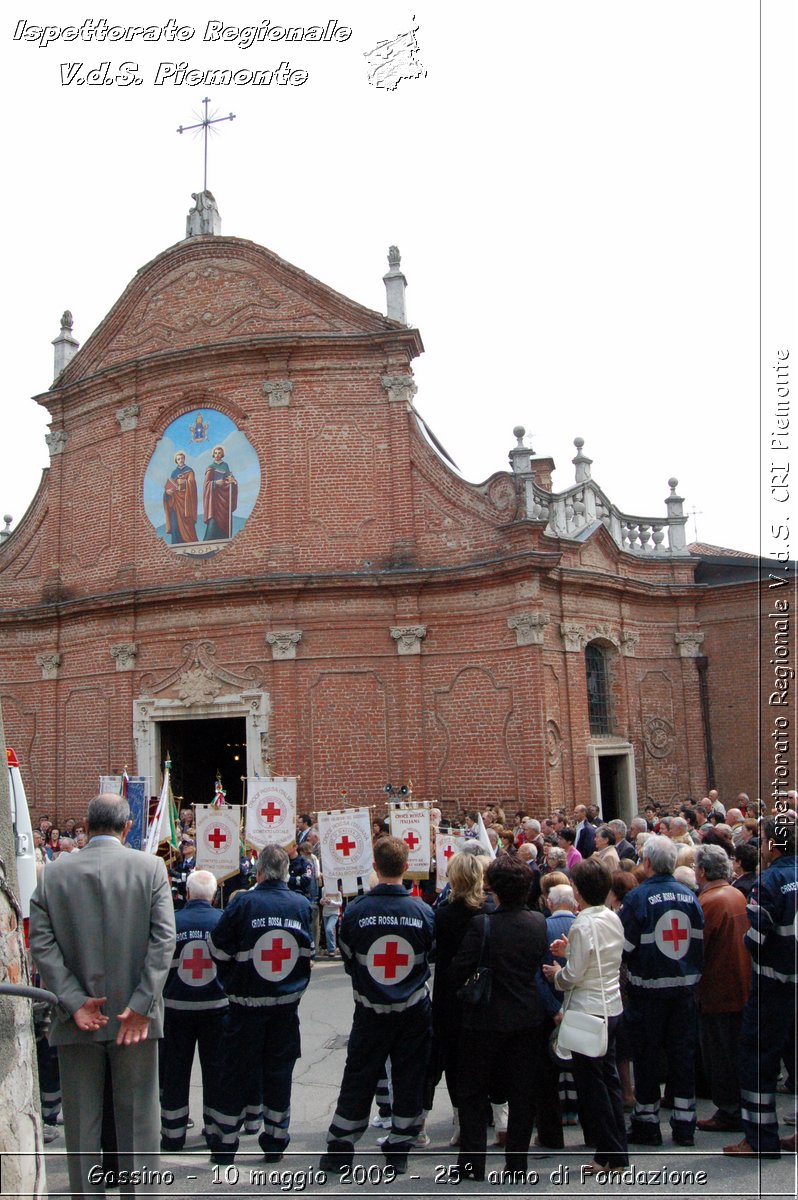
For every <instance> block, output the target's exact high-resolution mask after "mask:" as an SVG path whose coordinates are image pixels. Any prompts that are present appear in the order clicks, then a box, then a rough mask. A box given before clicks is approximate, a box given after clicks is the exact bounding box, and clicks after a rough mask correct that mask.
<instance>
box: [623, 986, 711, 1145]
mask: <svg viewBox="0 0 798 1200" xmlns="http://www.w3.org/2000/svg"><path fill="white" fill-rule="evenodd" d="M624 1022H625V1028H626V1030H627V1032H628V1034H629V1041H630V1044H631V1048H632V1061H633V1062H634V1068H635V1107H634V1112H633V1113H632V1120H631V1132H632V1136H631V1139H630V1140H631V1141H635V1140H636V1139H639V1140H640V1141H641V1142H643V1143H648V1144H658V1143H659V1141H660V1140H661V1137H662V1134H661V1132H660V1127H659V1106H660V1099H661V1092H660V1083H661V1082H662V1080H661V1068H660V1062H661V1058H662V1056H663V1055H664V1057H665V1062H666V1064H667V1066H666V1079H665V1082H666V1087H667V1091H668V1094H669V1096H671V1097H672V1098H673V1108H672V1110H671V1130H672V1132H673V1137H674V1141H676V1142H677V1143H678V1142H679V1141H683V1142H689V1141H690V1140H691V1139H692V1137H693V1135H694V1133H695V1123H696V1111H695V1055H696V1042H697V1014H696V1003H695V989H694V988H692V987H683V988H680V989H679V990H678V991H676V990H674V991H673V992H670V991H669V992H668V993H667V994H663V991H660V990H658V989H657V988H650V989H645V988H635V990H634V996H633V995H632V992H631V989H630V992H629V1006H628V1008H627V1009H626V1012H625V1014H624Z"/></svg>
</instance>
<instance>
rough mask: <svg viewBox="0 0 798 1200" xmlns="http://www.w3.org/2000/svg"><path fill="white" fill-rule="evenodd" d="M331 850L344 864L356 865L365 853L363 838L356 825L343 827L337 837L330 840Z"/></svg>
mask: <svg viewBox="0 0 798 1200" xmlns="http://www.w3.org/2000/svg"><path fill="white" fill-rule="evenodd" d="M330 849H331V850H332V851H333V852H334V853H335V854H336V855H337V857H338V858H339V859H341V860H342V862H344V863H354V862H357V860H358V859H359V858H360V856H361V854H362V852H363V836H362V834H361V831H360V830H359V829H358V828H356V826H354V825H348V826H343V828H342V830H341V831H339V833H338V834H337V835H336V836H333V837H331V838H330Z"/></svg>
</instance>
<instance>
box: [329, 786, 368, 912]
mask: <svg viewBox="0 0 798 1200" xmlns="http://www.w3.org/2000/svg"><path fill="white" fill-rule="evenodd" d="M319 839H320V846H319V850H320V852H321V870H322V874H323V876H324V881H325V884H326V886H327V887H328V888H336V889H338V880H339V879H340V881H341V887H340V891H341V892H342V893H343V895H344V896H354V895H356V894H357V891H358V888H359V887H362V888H364V889H368V886H369V876H370V875H371V870H372V867H373V865H374V855H373V852H372V849H371V816H370V815H369V810H368V809H367V808H342V809H338V810H337V811H335V812H326V813H325V812H320V813H319ZM358 880H360V883H359V884H358Z"/></svg>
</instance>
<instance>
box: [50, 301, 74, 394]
mask: <svg viewBox="0 0 798 1200" xmlns="http://www.w3.org/2000/svg"><path fill="white" fill-rule="evenodd" d="M72 325H73V320H72V313H71V312H70V311H69V309H68V308H67V309H65V310H64V312H63V313H62V315H61V332H60V333H59V334H58V337H57V338H55V339H54V341H53V343H52V345H53V350H54V353H53V379H57V378H58V376H59V375H60V374H61V372H62V371H63V369H64V367H65V366H66V365H67V363H69V362H71V361H72V359H73V358H74V357H75V355H76V354H77V352H78V350H79V349H80V342H78V341H77V340H76V339H75V338H74V337H73V336H72Z"/></svg>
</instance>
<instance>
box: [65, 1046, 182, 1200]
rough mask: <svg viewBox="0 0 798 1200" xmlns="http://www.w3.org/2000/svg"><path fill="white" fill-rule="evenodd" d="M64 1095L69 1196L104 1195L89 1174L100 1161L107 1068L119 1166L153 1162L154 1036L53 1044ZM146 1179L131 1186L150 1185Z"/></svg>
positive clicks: (126, 1167)
mask: <svg viewBox="0 0 798 1200" xmlns="http://www.w3.org/2000/svg"><path fill="white" fill-rule="evenodd" d="M58 1061H59V1064H60V1068H61V1090H62V1093H63V1097H64V1141H65V1144H66V1148H67V1151H68V1157H67V1170H68V1172H69V1186H70V1190H71V1192H72V1195H73V1197H79V1196H81V1195H84V1194H88V1195H104V1194H105V1184H104V1183H103V1182H102V1181H97V1180H95V1179H94V1178H93V1177H92V1178H90V1171H91V1168H92V1167H95V1168H96V1167H98V1166H99V1165H100V1164H102V1161H103V1159H102V1149H101V1145H102V1141H103V1094H104V1090H105V1077H106V1064H107V1065H108V1067H109V1068H110V1076H111V1086H112V1089H113V1112H114V1119H115V1126H116V1138H117V1144H118V1148H119V1168H120V1170H122V1171H133V1170H141V1169H142V1168H149V1170H151V1171H157V1170H158V1165H159V1141H160V1139H159V1129H158V1126H159V1115H160V1112H159V1105H158V1039H156V1038H153V1039H149V1038H148V1039H147V1040H146V1041H142V1042H139V1043H138V1044H137V1045H135V1046H117V1045H116V1043H115V1042H91V1043H84V1044H81V1045H61V1046H59V1047H58ZM152 1190H153V1189H152V1187H149V1186H147V1185H146V1184H145V1185H144V1186H142V1187H137V1188H136V1191H142V1192H145V1191H152Z"/></svg>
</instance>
